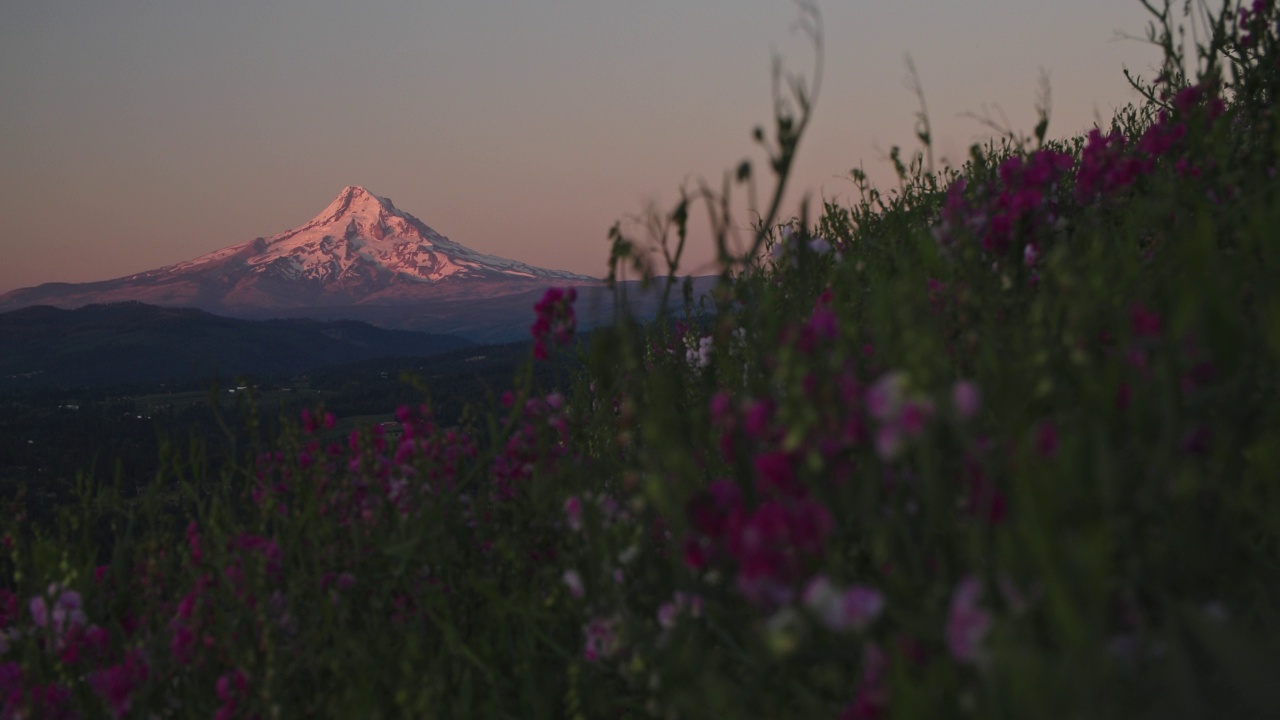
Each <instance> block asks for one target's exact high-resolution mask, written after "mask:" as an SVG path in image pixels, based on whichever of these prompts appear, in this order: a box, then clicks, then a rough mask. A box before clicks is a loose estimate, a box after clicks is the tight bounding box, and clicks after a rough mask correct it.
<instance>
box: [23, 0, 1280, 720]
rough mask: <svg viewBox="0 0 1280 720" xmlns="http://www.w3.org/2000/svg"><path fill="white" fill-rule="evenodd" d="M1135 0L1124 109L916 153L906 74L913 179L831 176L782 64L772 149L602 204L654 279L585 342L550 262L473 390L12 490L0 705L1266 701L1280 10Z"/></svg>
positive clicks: (755, 713)
mask: <svg viewBox="0 0 1280 720" xmlns="http://www.w3.org/2000/svg"><path fill="white" fill-rule="evenodd" d="M1149 7H1150V9H1151V10H1152V13H1153V14H1152V26H1151V28H1150V30H1151V40H1152V42H1154V43H1156V44H1157V45H1159V46H1160V47H1162V48H1163V49H1164V51H1165V57H1166V62H1165V66H1164V71H1163V73H1162V74H1161V75H1160V76H1159V77H1157V78H1152V79H1148V80H1144V79H1142V78H1133V79H1132V81H1133V82H1134V84H1135V87H1137V88H1138V89H1139V90H1140V91H1141V92H1142V93H1143V95H1144V97H1145V100H1144V101H1143V102H1142V103H1139V104H1135V105H1133V106H1131V107H1129V108H1126V109H1125V110H1123V111H1122V112H1120V113H1119V114H1118V115H1117V116H1116V117H1115V118H1113V119H1112V120H1111V122H1110V124H1109V125H1107V126H1105V127H1098V128H1096V129H1094V130H1093V131H1091V132H1089V133H1088V134H1087V135H1084V136H1080V137H1074V138H1070V139H1068V140H1065V141H1046V140H1045V138H1046V137H1047V134H1046V128H1047V124H1048V122H1049V121H1050V118H1048V117H1047V115H1046V117H1045V118H1044V121H1043V122H1042V123H1041V124H1040V125H1039V126H1038V127H1037V128H1035V129H1034V130H1033V131H1032V133H1031V135H1029V136H1020V135H1018V134H1016V133H1011V134H1009V135H1008V136H1006V137H1004V138H997V139H996V140H994V141H992V142H990V143H988V144H985V145H981V146H975V147H974V148H973V150H972V152H971V155H970V158H969V159H968V161H967V162H966V163H965V164H964V165H963V166H962V167H958V168H949V167H948V168H941V169H936V170H935V169H934V168H933V167H931V159H930V158H931V152H930V150H929V147H928V145H929V139H930V138H929V131H928V119H927V117H925V116H923V115H922V116H921V117H920V118H918V123H917V130H918V134H919V137H920V139H921V141H922V146H921V148H920V149H919V150H918V151H899V150H897V149H895V151H894V153H893V155H892V157H893V159H894V162H895V163H896V164H897V167H898V170H899V174H900V178H901V182H900V185H899V186H898V187H897V188H895V189H892V190H883V189H877V188H874V187H871V186H870V185H868V184H867V183H866V181H865V178H862V177H861V176H858V175H855V178H854V179H855V181H856V182H858V183H859V185H860V187H861V188H862V195H861V201H860V202H859V203H857V204H854V205H853V206H849V207H842V206H836V205H833V204H826V205H825V206H824V207H822V209H821V211H820V212H817V211H815V213H814V216H813V217H809V216H807V215H803V216H801V217H797V218H790V219H786V218H780V217H778V208H779V206H780V200H781V197H782V195H783V189H784V188H785V184H786V180H787V175H788V172H789V169H790V167H791V163H792V160H793V158H794V157H795V153H796V152H798V151H800V150H802V145H803V143H802V142H801V141H802V139H803V133H804V130H805V127H806V125H807V122H808V118H809V117H810V113H811V112H813V111H815V108H816V107H817V105H816V104H815V102H814V101H815V100H816V96H817V92H816V90H817V87H816V85H814V84H812V83H811V82H810V81H806V80H804V79H802V78H798V79H794V80H790V79H789V76H785V75H783V76H781V79H782V80H784V81H786V80H790V81H788V82H779V83H777V84H776V87H778V93H779V95H778V98H777V99H778V101H779V102H778V105H777V107H778V114H777V116H776V117H775V118H774V122H773V124H772V126H771V127H770V128H769V129H768V131H767V132H766V131H765V129H763V128H762V129H760V130H758V131H757V133H756V137H757V139H758V140H759V142H760V144H761V145H762V147H763V148H764V149H765V151H766V152H767V153H768V154H769V162H768V163H767V164H766V165H764V166H763V167H761V166H755V165H752V164H750V163H744V164H743V165H741V166H739V167H737V168H736V169H735V171H734V172H731V173H729V174H727V175H726V176H725V179H724V182H723V184H722V185H721V184H719V183H716V184H701V185H697V186H693V187H689V188H686V189H685V191H684V193H683V194H682V198H683V199H682V201H681V202H680V203H679V204H678V205H677V206H675V207H674V208H672V209H671V211H670V212H669V213H667V214H660V215H655V216H654V217H653V218H652V220H653V221H652V222H651V223H649V229H650V230H651V231H652V234H651V235H650V236H646V237H632V236H631V235H630V234H629V230H628V228H626V227H624V226H622V225H618V226H615V228H614V229H613V230H612V231H611V233H610V237H611V239H612V251H611V254H610V263H611V268H612V270H613V272H612V275H611V277H612V278H613V279H614V280H624V279H628V278H630V279H647V280H649V281H650V282H653V283H656V284H657V285H658V287H659V288H660V289H662V290H664V295H665V297H666V298H667V304H666V305H667V310H666V312H664V313H661V314H660V316H659V318H658V319H657V320H655V321H652V322H646V323H639V322H635V321H630V320H628V319H627V317H626V316H625V314H621V315H620V317H619V319H618V321H617V322H616V323H615V324H614V325H612V326H611V327H607V328H602V329H599V330H597V331H596V332H594V333H593V334H592V336H591V337H590V338H589V339H588V340H586V341H583V342H581V343H579V342H578V338H577V335H576V332H575V331H576V316H575V311H574V308H575V302H576V301H577V299H576V293H575V292H574V291H573V290H572V289H569V288H551V289H549V290H547V291H546V293H545V295H544V296H543V298H542V300H541V301H540V302H538V304H537V306H536V307H535V308H532V309H531V312H530V316H529V322H530V323H531V328H530V335H531V339H532V340H533V347H532V351H531V353H530V357H529V359H528V361H527V363H526V364H524V365H523V369H522V370H520V371H519V372H517V373H516V374H515V376H514V377H512V378H511V381H510V383H509V388H510V389H509V391H508V392H506V393H505V394H503V395H502V396H501V397H500V398H495V402H493V403H492V404H485V403H481V402H479V399H477V404H476V405H475V406H473V407H472V409H471V410H469V411H467V412H464V413H462V414H461V415H459V417H460V420H459V422H458V423H451V424H449V425H448V426H445V425H442V424H438V423H437V422H436V420H435V417H434V415H433V409H432V404H431V400H430V396H429V391H430V388H429V386H428V387H427V388H426V390H427V391H428V394H427V397H423V396H422V395H421V394H420V393H417V391H414V390H412V389H409V388H406V389H405V398H404V403H403V405H402V406H401V407H400V409H399V411H398V412H397V416H396V417H397V422H398V427H395V428H394V432H391V431H388V430H387V429H386V427H387V426H386V425H384V424H378V425H375V426H372V427H368V428H357V429H354V430H352V431H350V432H349V433H342V434H338V433H336V423H337V422H338V419H337V418H335V417H334V416H333V415H332V414H331V413H329V412H327V411H326V410H325V409H324V408H322V407H320V408H315V409H309V410H307V411H306V412H304V413H302V414H301V416H300V417H298V418H290V419H289V422H287V423H285V425H284V429H282V430H281V431H280V432H278V433H276V434H271V435H269V436H261V437H257V436H255V435H254V433H252V432H250V433H249V436H250V437H252V438H253V439H252V441H251V442H247V443H246V445H247V446H248V448H247V449H245V450H244V451H243V452H242V454H241V456H240V457H238V458H237V459H236V461H235V462H233V463H230V464H229V465H228V466H227V467H225V468H223V469H221V470H220V471H218V472H210V471H207V470H203V469H202V468H203V466H202V465H201V464H200V463H198V462H194V461H192V458H191V456H189V455H187V454H184V452H177V451H174V450H168V451H166V455H165V458H166V460H165V462H163V463H161V465H160V470H159V471H158V472H157V473H156V475H155V476H154V477H152V478H135V479H133V480H134V481H140V482H145V483H147V484H148V487H147V489H146V490H145V491H144V492H142V493H140V494H137V495H128V496H125V495H122V494H121V493H120V492H119V490H118V489H117V485H116V484H113V483H112V482H110V480H109V479H107V478H89V477H86V478H84V480H83V482H82V483H80V488H79V494H78V496H77V497H76V499H75V500H74V501H72V502H69V503H67V504H66V505H65V506H64V507H62V508H61V509H60V511H59V512H58V513H57V516H56V518H55V519H53V520H48V521H44V520H42V521H40V522H36V521H34V520H32V519H31V518H30V515H29V514H28V513H27V511H26V507H25V505H24V503H25V502H26V501H25V496H24V495H23V494H22V493H21V492H19V493H18V494H17V495H16V496H12V497H8V498H6V499H5V503H6V507H5V511H4V512H3V513H0V528H2V529H3V533H2V538H3V539H2V541H0V542H2V543H3V546H4V553H3V561H2V562H0V566H2V567H0V587H2V588H3V589H0V628H2V630H0V632H2V633H3V634H2V635H0V708H2V710H3V713H2V714H3V716H4V717H6V718H8V717H32V718H35V717H82V718H123V717H146V718H166V717H174V718H177V717H200V716H204V717H208V716H212V717H215V718H219V719H220V720H221V719H224V718H251V717H252V718H263V719H265V718H285V717H311V716H316V717H365V718H400V717H423V718H436V717H440V718H470V717H483V718H543V717H546V718H553V717H554V718H562V717H568V718H649V717H654V718H840V719H841V720H856V719H869V718H921V719H923V718H1028V717H1036V718H1144V717H1150V718H1182V717H1186V718H1198V717H1214V718H1266V717H1277V716H1280V692H1277V691H1276V689H1275V684H1274V680H1275V678H1276V677H1277V676H1280V659H1278V658H1280V615H1277V613H1276V609H1277V607H1280V403H1278V402H1277V401H1278V400H1280V397H1278V389H1280V388H1278V381H1280V282H1277V278H1280V235H1278V234H1277V230H1276V228H1277V227H1280V181H1277V179H1276V174H1277V168H1276V162H1277V157H1278V156H1280V152H1278V151H1280V127H1278V126H1277V118H1276V116H1275V110H1274V104H1275V97H1276V91H1277V88H1280V11H1278V10H1277V8H1276V6H1275V3H1274V2H1273V1H1271V0H1256V1H1253V0H1249V1H1248V2H1243V3H1235V2H1225V3H1223V4H1222V5H1221V6H1220V7H1217V8H1209V7H1207V6H1205V5H1200V4H1192V3H1188V8H1189V11H1190V13H1191V18H1190V19H1187V20H1185V21H1186V22H1192V21H1194V22H1195V23H1196V28H1197V31H1196V32H1195V33H1188V34H1187V35H1185V36H1184V35H1183V34H1181V33H1180V32H1179V23H1180V22H1183V21H1184V17H1185V16H1184V15H1183V9H1184V8H1183V5H1182V3H1178V4H1177V5H1174V4H1172V3H1166V4H1165V5H1163V6H1156V5H1151V6H1149ZM800 9H801V18H800V26H801V27H802V28H804V29H806V30H807V31H808V32H810V33H811V36H812V37H813V38H814V40H815V47H818V48H820V47H821V24H820V18H819V15H818V13H817V10H816V8H815V7H814V6H812V5H809V4H805V3H802V4H801V5H800ZM1184 37H1186V38H1187V43H1186V44H1185V46H1184V43H1183V42H1182V39H1183V38H1184ZM1046 106H1047V103H1046ZM757 185H758V186H759V187H760V188H761V189H764V188H769V189H772V190H773V192H772V193H771V194H770V193H766V195H765V199H766V204H765V205H762V206H759V207H755V208H752V210H753V211H754V214H752V215H750V217H751V218H753V219H755V225H754V228H753V229H750V230H735V228H740V227H741V222H740V221H738V220H735V217H737V216H735V215H734V211H739V212H743V211H741V209H740V208H738V203H740V202H741V198H742V196H743V195H747V194H749V193H747V192H746V191H747V190H748V189H749V188H751V187H756V186H757ZM770 198H772V199H770ZM744 214H746V213H745V212H744ZM705 217H710V219H711V229H712V233H711V234H712V236H713V238H714V240H715V242H716V243H717V248H718V252H719V256H720V258H721V281H720V283H719V284H718V285H717V287H716V289H715V291H714V292H713V293H712V294H711V295H710V296H708V297H706V298H702V299H698V300H697V301H696V302H695V297H694V294H693V293H692V292H689V293H686V292H684V289H683V288H682V284H681V283H680V282H679V281H676V280H673V279H671V278H674V277H675V276H676V273H677V272H678V270H679V264H680V256H681V252H682V250H683V245H684V242H685V238H686V237H687V232H688V229H689V227H690V224H691V223H693V222H695V221H699V222H700V221H702V219H703V218H705ZM650 248H656V249H657V252H656V253H651V252H649V249H650ZM575 354H576V355H577V356H578V357H577V359H578V360H579V361H580V362H581V369H580V370H579V371H576V372H575V373H574V374H573V376H572V378H571V379H570V380H568V381H564V382H562V383H560V385H559V386H558V387H557V388H555V389H554V390H552V391H547V390H545V389H543V390H539V391H538V392H534V391H532V390H531V388H533V387H534V386H535V385H534V383H533V381H532V378H533V377H534V375H535V368H536V367H540V364H541V363H547V362H553V361H555V359H556V358H557V357H560V358H563V357H565V356H566V355H575ZM539 387H542V386H539ZM62 442H65V443H67V444H74V443H77V442H81V439H80V438H76V437H66V438H63V439H62Z"/></svg>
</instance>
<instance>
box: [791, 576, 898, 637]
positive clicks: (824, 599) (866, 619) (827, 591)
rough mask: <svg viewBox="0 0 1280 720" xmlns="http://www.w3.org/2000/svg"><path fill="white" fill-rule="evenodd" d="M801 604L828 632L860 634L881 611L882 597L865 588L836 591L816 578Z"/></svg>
mask: <svg viewBox="0 0 1280 720" xmlns="http://www.w3.org/2000/svg"><path fill="white" fill-rule="evenodd" d="M801 602H802V603H803V604H804V606H805V607H806V608H808V609H809V610H810V611H811V612H813V613H814V614H815V615H817V617H818V619H819V620H821V621H822V624H823V625H825V626H826V627H827V628H828V629H830V630H850V629H852V630H859V631H860V630H863V629H865V628H866V627H867V626H868V625H870V624H871V622H872V621H873V620H875V619H876V618H877V617H878V616H879V615H880V612H881V611H882V610H883V609H884V596H883V595H881V594H880V593H879V591H877V590H875V589H873V588H870V587H867V586H865V585H854V586H853V587H850V588H839V587H836V586H835V585H833V584H832V583H831V580H830V579H828V578H827V577H826V576H825V575H815V576H814V577H813V578H812V579H811V580H810V581H809V584H808V585H807V586H806V587H805V590H804V594H803V595H802V598H801Z"/></svg>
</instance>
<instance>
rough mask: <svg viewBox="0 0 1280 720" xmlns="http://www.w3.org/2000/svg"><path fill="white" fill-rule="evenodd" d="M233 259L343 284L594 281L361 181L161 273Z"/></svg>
mask: <svg viewBox="0 0 1280 720" xmlns="http://www.w3.org/2000/svg"><path fill="white" fill-rule="evenodd" d="M232 257H241V258H243V262H244V264H245V265H246V266H247V267H248V268H250V269H251V270H252V272H254V273H257V274H264V275H270V276H275V277H278V278H281V279H286V280H300V281H305V282H310V283H316V284H320V285H323V286H331V285H332V286H336V287H339V288H341V287H345V286H349V285H352V284H356V285H359V284H361V283H366V282H367V281H368V280H369V274H370V273H373V274H374V275H377V274H385V273H390V275H391V278H392V281H396V282H405V281H409V282H423V283H436V282H440V281H442V280H445V279H449V278H457V279H464V278H475V279H490V280H492V279H496V278H501V277H510V278H525V279H545V280H560V281H577V282H582V281H588V282H589V281H591V280H592V278H587V277H584V276H581V275H575V274H573V273H568V272H564V271H560V270H547V269H544V268H537V267H533V266H531V265H526V264H524V263H521V262H516V261H514V260H507V259H505V258H500V257H496V256H493V255H485V254H482V253H478V252H476V251H474V250H472V249H470V248H467V247H464V246H462V245H459V244H458V243H455V242H453V241H452V240H449V239H448V238H446V237H444V236H443V235H441V234H440V233H438V232H436V231H435V230H432V229H431V228H430V227H428V226H427V225H426V224H424V223H423V222H422V221H421V220H419V219H417V218H415V217H414V216H412V215H410V214H408V213H406V212H404V211H402V210H400V209H399V208H397V207H396V206H395V204H394V203H392V202H391V200H390V199H388V198H384V197H380V196H378V195H374V194H373V193H371V192H369V191H368V190H366V189H364V188H362V187H359V186H356V185H351V186H348V187H346V188H343V190H342V192H340V193H338V196H337V197H336V198H334V199H333V202H331V203H329V206H328V207H326V208H325V209H324V210H323V211H321V212H320V214H319V215H316V216H315V217H314V218H312V219H311V220H310V221H309V222H307V223H306V224H304V225H302V226H300V227H296V228H294V229H292V230H286V231H285V232H282V233H279V234H278V235H272V236H271V237H266V238H257V239H254V240H251V241H249V242H246V243H242V244H240V245H236V246H233V247H229V248H225V249H222V250H218V251H216V252H212V253H209V254H208V255H204V256H202V257H198V258H196V259H194V260H190V261H187V262H184V263H178V264H176V265H171V266H169V267H167V268H161V269H160V270H156V271H153V272H154V273H158V274H174V273H186V272H190V271H198V270H199V269H201V268H204V267H208V266H210V265H213V264H220V263H223V262H225V261H226V260H228V259H229V258H232Z"/></svg>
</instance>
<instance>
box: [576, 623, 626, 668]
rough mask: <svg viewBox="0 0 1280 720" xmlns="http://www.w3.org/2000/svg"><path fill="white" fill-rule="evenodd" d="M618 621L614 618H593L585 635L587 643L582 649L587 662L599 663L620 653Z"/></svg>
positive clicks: (584, 631)
mask: <svg viewBox="0 0 1280 720" xmlns="http://www.w3.org/2000/svg"><path fill="white" fill-rule="evenodd" d="M616 625H617V620H615V619H614V618H601V617H597V618H593V619H592V620H591V621H590V622H589V623H587V625H586V627H584V628H583V633H584V634H585V635H586V641H585V642H584V643H583V647H582V657H583V659H584V660H586V661H587V662H592V663H593V662H597V661H600V660H603V659H606V658H609V657H612V656H613V654H614V653H616V652H617V651H618V646H619V642H618V634H617V628H616Z"/></svg>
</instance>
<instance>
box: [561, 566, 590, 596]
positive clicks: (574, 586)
mask: <svg viewBox="0 0 1280 720" xmlns="http://www.w3.org/2000/svg"><path fill="white" fill-rule="evenodd" d="M561 579H562V580H564V584H565V585H566V586H567V587H568V588H569V594H570V595H572V596H573V597H575V598H578V599H581V598H582V596H583V595H585V594H586V590H585V589H584V588H583V586H582V575H580V574H578V571H577V570H573V569H569V570H565V571H564V575H562V576H561Z"/></svg>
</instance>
